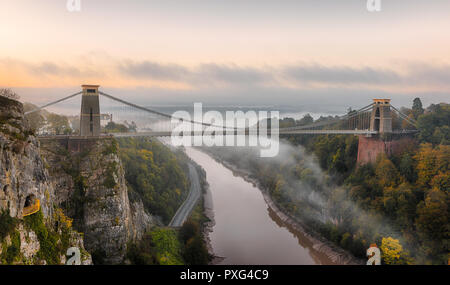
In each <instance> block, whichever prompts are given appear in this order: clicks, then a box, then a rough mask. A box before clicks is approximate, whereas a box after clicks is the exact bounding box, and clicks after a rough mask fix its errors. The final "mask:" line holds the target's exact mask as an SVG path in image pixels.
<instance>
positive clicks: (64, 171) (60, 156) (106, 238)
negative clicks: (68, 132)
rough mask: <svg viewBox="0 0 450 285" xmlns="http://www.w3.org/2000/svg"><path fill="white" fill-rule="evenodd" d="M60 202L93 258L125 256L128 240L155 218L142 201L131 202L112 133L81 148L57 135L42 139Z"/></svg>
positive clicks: (112, 260) (115, 261)
mask: <svg viewBox="0 0 450 285" xmlns="http://www.w3.org/2000/svg"><path fill="white" fill-rule="evenodd" d="M42 151H43V153H44V154H45V157H46V161H47V163H48V164H49V166H50V169H51V171H50V174H51V175H50V177H51V181H52V183H53V184H54V185H55V189H56V190H55V191H56V192H55V196H56V200H57V202H58V203H59V205H60V206H61V207H62V208H63V209H64V210H65V212H66V213H67V214H68V215H69V216H70V217H72V218H73V219H74V227H75V228H77V229H78V230H79V231H81V232H83V233H84V235H85V239H84V245H85V247H86V249H87V250H88V251H89V252H91V253H92V255H93V259H94V263H106V264H118V263H121V262H123V259H124V256H125V254H126V247H127V243H128V242H130V241H136V240H138V239H140V237H141V236H142V235H143V234H144V232H145V231H146V230H147V229H148V228H149V226H150V225H151V224H152V223H153V219H152V217H151V216H150V215H148V214H147V213H146V212H145V211H144V207H143V205H142V203H141V202H135V203H130V201H129V199H128V190H127V186H126V182H125V177H124V169H123V166H122V163H121V161H120V159H119V157H118V155H117V151H118V145H117V142H116V141H115V140H114V139H112V138H105V139H100V140H97V141H96V142H95V143H94V144H91V145H89V147H84V149H83V148H82V149H81V151H80V152H70V151H69V150H67V149H66V148H65V147H64V144H61V142H58V141H43V142H42Z"/></svg>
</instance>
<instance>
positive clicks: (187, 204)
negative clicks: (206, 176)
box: [169, 163, 201, 227]
mask: <svg viewBox="0 0 450 285" xmlns="http://www.w3.org/2000/svg"><path fill="white" fill-rule="evenodd" d="M188 166H189V180H190V181H191V187H190V189H189V194H188V196H187V198H186V200H184V202H183V204H181V206H180V207H179V208H178V210H177V212H176V213H175V215H174V216H173V218H172V220H171V221H170V223H169V227H181V226H182V225H183V223H184V222H185V221H186V219H187V218H188V216H189V214H190V213H191V212H192V210H193V209H194V206H195V204H196V203H197V201H198V199H199V198H200V194H201V186H200V180H199V178H198V172H197V169H195V167H194V166H193V165H192V164H191V163H189V164H188Z"/></svg>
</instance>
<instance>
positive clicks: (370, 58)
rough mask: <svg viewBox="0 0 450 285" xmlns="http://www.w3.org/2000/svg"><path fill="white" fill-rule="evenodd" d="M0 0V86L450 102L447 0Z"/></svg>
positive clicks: (265, 101) (340, 102)
mask: <svg viewBox="0 0 450 285" xmlns="http://www.w3.org/2000/svg"><path fill="white" fill-rule="evenodd" d="M80 2H81V10H80V11H75V12H70V11H69V10H68V9H67V0H42V1H35V0H0V87H8V88H12V89H13V90H15V91H16V92H17V93H19V95H21V97H22V100H23V101H28V102H33V103H35V104H38V105H39V104H43V103H45V102H47V101H49V100H53V99H57V98H60V97H63V96H66V95H69V94H72V93H74V92H76V91H78V90H80V85H81V84H99V85H101V88H102V89H103V91H105V92H109V93H111V94H114V95H116V96H118V97H121V98H125V99H128V100H130V101H133V102H137V103H143V104H185V103H187V104H192V102H202V103H204V104H210V105H214V104H222V105H223V104H231V105H239V104H244V105H252V104H254V105H269V106H270V105H285V106H314V105H317V104H324V105H326V104H328V105H330V106H331V105H333V106H341V107H342V108H343V110H345V107H358V106H365V105H367V104H368V102H369V101H370V100H371V99H372V98H392V99H393V104H394V105H396V106H402V105H406V106H409V105H411V102H412V100H413V99H414V98H415V97H420V98H421V99H422V101H423V102H424V104H425V105H428V104H430V103H439V102H447V103H448V101H449V100H448V99H449V98H450V52H449V51H450V1H447V0H434V1H433V0H429V1H424V0H381V11H379V12H369V11H368V10H367V7H366V2H367V0H339V1H336V0H308V1H306V0H305V1H302V0H297V1H290V0H279V1H275V0H273V1H268V0H161V1H143V0H127V1H125V0H123V1H119V0H80Z"/></svg>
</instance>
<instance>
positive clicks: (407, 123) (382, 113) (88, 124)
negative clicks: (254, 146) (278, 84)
mask: <svg viewBox="0 0 450 285" xmlns="http://www.w3.org/2000/svg"><path fill="white" fill-rule="evenodd" d="M80 95H81V97H82V99H81V112H80V128H79V134H78V135H77V136H74V135H71V136H70V137H73V138H75V137H77V139H94V138H101V137H111V136H113V137H165V136H171V135H172V133H173V131H174V129H175V128H177V127H179V126H180V124H184V125H191V128H189V129H190V130H192V131H189V132H183V133H182V135H184V136H203V135H206V134H208V135H224V136H227V135H252V134H258V133H259V132H260V130H259V123H260V122H257V124H254V125H253V126H249V125H246V126H245V127H237V126H236V125H232V126H228V125H227V124H223V125H219V124H217V125H215V124H211V123H205V122H203V121H198V120H197V121H195V120H190V119H186V118H181V117H176V116H174V115H171V114H166V113H163V112H160V111H157V110H154V109H151V108H148V107H145V106H141V105H138V104H135V103H132V102H129V101H127V100H124V99H121V98H118V97H116V96H113V95H111V94H108V93H105V92H102V91H100V90H99V85H82V91H80V92H77V93H74V94H71V95H69V96H66V97H63V98H60V99H58V100H55V101H53V102H50V103H48V104H45V105H43V106H41V107H38V108H36V109H34V110H30V111H28V112H26V113H25V115H30V114H32V113H36V112H40V111H42V110H44V109H46V108H48V107H50V106H53V105H56V104H61V103H63V102H65V101H67V100H69V99H71V98H74V97H77V96H80ZM100 96H102V97H104V98H106V99H108V100H110V101H113V102H115V103H118V104H119V106H126V107H127V108H128V109H127V111H126V113H127V115H128V116H130V114H135V115H136V114H138V115H139V117H140V118H141V120H140V122H141V123H140V125H141V126H136V128H135V130H133V131H126V132H109V131H108V130H107V129H105V128H103V129H102V127H101V124H100V120H101V117H106V118H109V119H110V120H111V121H112V118H116V121H118V122H120V115H118V114H113V112H111V114H109V115H106V116H105V114H101V113H100V101H99V97H100ZM244 119H245V118H244ZM267 120H270V118H267ZM122 122H125V124H128V123H127V121H126V120H122ZM146 122H147V123H150V122H151V124H146ZM393 122H395V123H393ZM415 127H416V122H415V121H414V120H413V119H411V118H409V117H408V116H407V115H405V114H403V113H402V112H400V111H399V110H398V109H397V108H395V107H394V106H392V105H391V104H390V99H373V102H372V103H370V104H369V105H367V106H365V107H363V108H360V109H358V110H354V111H349V112H348V113H347V114H344V115H342V116H335V117H332V118H324V119H322V120H317V121H316V122H314V123H311V124H307V125H301V126H300V125H295V126H290V127H282V128H276V129H274V127H269V128H268V129H267V130H266V133H267V135H270V134H275V133H276V134H279V135H308V134H309V135H326V134H342V135H344V134H348V135H364V136H367V137H371V136H376V135H379V134H409V133H414V132H417V131H416V128H415ZM39 137H40V138H45V139H52V138H53V139H54V138H58V137H63V136H61V135H48V134H45V135H41V136H39ZM64 137H67V136H64Z"/></svg>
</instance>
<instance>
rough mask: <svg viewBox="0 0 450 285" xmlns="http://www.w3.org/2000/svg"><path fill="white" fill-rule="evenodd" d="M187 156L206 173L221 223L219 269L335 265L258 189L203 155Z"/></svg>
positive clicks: (216, 247)
mask: <svg viewBox="0 0 450 285" xmlns="http://www.w3.org/2000/svg"><path fill="white" fill-rule="evenodd" d="M186 153H187V155H188V156H189V157H190V158H191V159H192V160H194V161H195V162H196V163H197V164H199V165H200V166H202V167H203V169H205V171H206V179H207V181H208V183H209V187H210V192H211V195H212V204H213V210H214V220H215V225H214V226H213V228H212V232H211V233H210V236H209V238H210V241H211V247H212V249H213V251H214V254H215V255H216V256H220V257H223V260H221V261H220V262H219V264H333V262H332V261H331V260H330V259H329V258H327V257H326V256H325V255H324V254H322V253H320V252H318V251H316V250H315V249H314V248H313V247H312V243H311V242H310V241H309V240H308V239H307V238H306V237H305V236H304V235H303V234H302V233H301V232H298V231H296V230H295V229H293V228H292V227H290V226H289V225H287V224H285V223H284V222H283V221H282V220H280V219H279V218H278V216H277V215H276V214H275V213H274V212H273V211H272V210H271V209H270V208H269V207H268V206H267V204H266V202H265V200H264V197H263V195H262V193H261V191H260V190H259V189H258V188H257V187H255V186H253V185H252V184H251V183H249V182H247V181H245V180H244V179H243V178H242V177H239V176H234V175H233V173H232V171H231V170H229V169H228V168H226V167H225V166H223V165H222V164H220V163H218V162H217V161H215V160H214V159H213V158H211V157H210V156H209V155H207V154H205V153H203V152H201V151H199V150H197V149H194V148H186Z"/></svg>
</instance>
